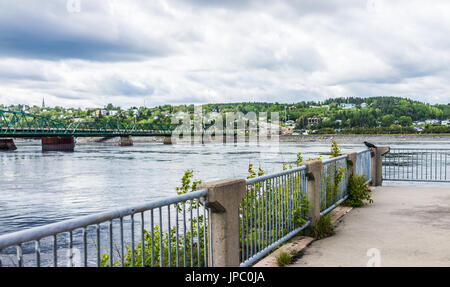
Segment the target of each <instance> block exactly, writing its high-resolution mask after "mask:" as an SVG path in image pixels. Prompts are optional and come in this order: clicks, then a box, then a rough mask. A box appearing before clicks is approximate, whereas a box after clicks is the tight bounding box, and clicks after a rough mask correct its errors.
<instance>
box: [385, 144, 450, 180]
mask: <svg viewBox="0 0 450 287" xmlns="http://www.w3.org/2000/svg"><path fill="white" fill-rule="evenodd" d="M382 176H383V180H388V181H425V182H450V149H441V148H435V149H417V148H391V149H390V152H389V153H388V154H386V155H385V156H384V157H383V174H382Z"/></svg>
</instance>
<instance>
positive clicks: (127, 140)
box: [119, 136, 133, 146]
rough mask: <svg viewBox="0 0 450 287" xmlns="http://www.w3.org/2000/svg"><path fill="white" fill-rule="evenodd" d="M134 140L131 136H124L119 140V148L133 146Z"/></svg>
mask: <svg viewBox="0 0 450 287" xmlns="http://www.w3.org/2000/svg"><path fill="white" fill-rule="evenodd" d="M132 145H133V139H132V138H131V136H122V137H120V138H119V146H132Z"/></svg>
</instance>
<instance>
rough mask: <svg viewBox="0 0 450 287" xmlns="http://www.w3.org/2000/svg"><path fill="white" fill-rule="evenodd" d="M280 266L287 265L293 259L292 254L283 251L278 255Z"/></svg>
mask: <svg viewBox="0 0 450 287" xmlns="http://www.w3.org/2000/svg"><path fill="white" fill-rule="evenodd" d="M276 259H277V264H278V266H286V265H288V264H289V263H291V261H292V255H290V254H289V253H287V252H281V253H280V254H279V255H278V256H277V257H276Z"/></svg>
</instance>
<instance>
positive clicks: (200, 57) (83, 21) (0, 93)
mask: <svg viewBox="0 0 450 287" xmlns="http://www.w3.org/2000/svg"><path fill="white" fill-rule="evenodd" d="M125 2H126V3H125ZM449 15H450V1H448V0H442V1H438V0H433V1H411V0H408V1H388V0H347V1H339V0H335V1H332V0H323V1H322V0H298V1H294V0H290V1H264V0H260V1H244V0H229V1H224V0H223V1H219V0H170V1H158V0H154V1H148V0H142V1H140V0H131V1H121V0H46V1H34V0H24V1H14V0H0V103H2V104H18V103H24V104H31V105H32V104H36V105H40V104H41V102H42V98H45V101H46V103H47V104H48V105H51V106H54V105H60V106H74V107H97V106H98V107H101V106H104V105H106V104H107V103H113V104H115V105H121V106H124V107H129V106H133V105H136V106H141V105H144V103H145V104H146V105H147V106H155V105H160V104H165V103H169V104H180V103H187V104H191V103H194V104H200V103H215V102H241V101H269V102H275V101H278V102H288V103H291V102H298V101H304V100H316V101H319V100H324V99H326V98H330V97H342V96H344V97H347V96H360V97H369V96H402V97H408V98H412V99H416V100H420V101H423V102H429V103H445V104H447V103H449V102H450V17H449Z"/></svg>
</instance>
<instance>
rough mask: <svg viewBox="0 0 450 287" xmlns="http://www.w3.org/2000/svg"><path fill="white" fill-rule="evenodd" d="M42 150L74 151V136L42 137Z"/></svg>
mask: <svg viewBox="0 0 450 287" xmlns="http://www.w3.org/2000/svg"><path fill="white" fill-rule="evenodd" d="M41 141H42V151H74V149H75V138H74V136H53V137H42V139H41Z"/></svg>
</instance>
